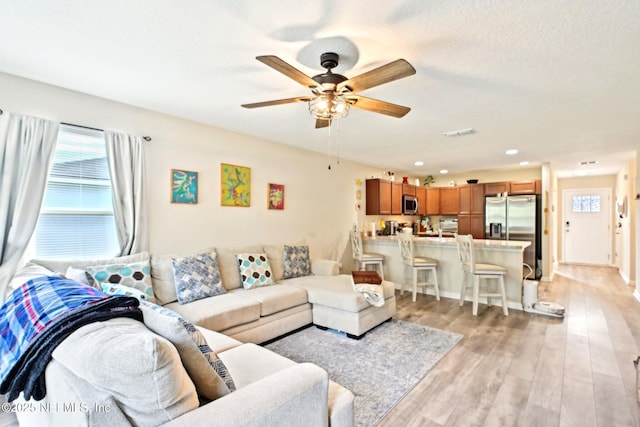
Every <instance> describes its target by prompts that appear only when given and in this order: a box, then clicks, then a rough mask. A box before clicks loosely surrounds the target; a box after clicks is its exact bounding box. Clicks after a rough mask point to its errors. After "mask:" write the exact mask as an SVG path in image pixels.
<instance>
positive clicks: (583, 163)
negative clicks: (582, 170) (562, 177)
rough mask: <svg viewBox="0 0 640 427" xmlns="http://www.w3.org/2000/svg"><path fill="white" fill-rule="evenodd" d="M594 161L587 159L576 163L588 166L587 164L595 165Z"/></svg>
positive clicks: (595, 161)
mask: <svg viewBox="0 0 640 427" xmlns="http://www.w3.org/2000/svg"><path fill="white" fill-rule="evenodd" d="M596 163H598V161H597V160H589V161H586V162H580V163H578V164H579V165H580V166H588V165H595V164H596Z"/></svg>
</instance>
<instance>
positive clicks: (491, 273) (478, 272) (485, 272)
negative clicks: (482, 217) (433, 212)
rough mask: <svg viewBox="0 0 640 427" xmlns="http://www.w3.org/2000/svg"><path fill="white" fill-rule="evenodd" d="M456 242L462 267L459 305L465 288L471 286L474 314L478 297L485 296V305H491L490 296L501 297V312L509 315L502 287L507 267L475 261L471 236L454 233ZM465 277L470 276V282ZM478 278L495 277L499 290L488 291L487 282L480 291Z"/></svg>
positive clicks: (462, 302) (462, 300)
mask: <svg viewBox="0 0 640 427" xmlns="http://www.w3.org/2000/svg"><path fill="white" fill-rule="evenodd" d="M456 244H457V245H458V255H459V256H460V264H461V267H462V272H463V276H462V285H461V287H460V307H462V305H463V304H464V295H465V290H466V288H468V287H473V296H472V301H473V310H472V313H473V315H474V316H477V315H478V299H479V298H480V297H485V298H487V305H489V306H491V299H492V298H501V299H502V312H503V313H504V315H505V316H508V315H509V308H508V307H507V293H506V291H505V288H504V275H505V274H506V273H507V269H506V268H504V267H502V266H500V265H494V264H482V263H476V256H475V251H474V249H473V236H472V235H471V234H468V235H462V236H459V235H456ZM467 277H472V278H473V279H472V283H468V281H467ZM480 279H496V280H497V281H498V287H499V289H498V290H499V292H490V291H489V289H488V286H489V285H488V284H487V288H486V291H484V292H482V293H481V292H480Z"/></svg>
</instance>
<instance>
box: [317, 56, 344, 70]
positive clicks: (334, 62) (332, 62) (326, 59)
mask: <svg viewBox="0 0 640 427" xmlns="http://www.w3.org/2000/svg"><path fill="white" fill-rule="evenodd" d="M339 60H340V56H338V54H337V53H334V52H325V53H323V54H322V55H320V65H321V66H322V68H326V69H327V70H330V69H332V68H336V67H337V66H338V61H339Z"/></svg>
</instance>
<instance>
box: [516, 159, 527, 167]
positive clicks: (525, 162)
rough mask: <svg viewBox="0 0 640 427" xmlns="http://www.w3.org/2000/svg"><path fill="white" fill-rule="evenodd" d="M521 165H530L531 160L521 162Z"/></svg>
mask: <svg viewBox="0 0 640 427" xmlns="http://www.w3.org/2000/svg"><path fill="white" fill-rule="evenodd" d="M518 164H519V165H520V166H529V162H527V161H526V160H525V161H524V162H520V163H518Z"/></svg>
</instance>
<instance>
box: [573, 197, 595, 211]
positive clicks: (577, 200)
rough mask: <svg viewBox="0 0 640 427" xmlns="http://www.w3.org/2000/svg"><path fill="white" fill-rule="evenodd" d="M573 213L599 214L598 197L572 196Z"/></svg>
mask: <svg viewBox="0 0 640 427" xmlns="http://www.w3.org/2000/svg"><path fill="white" fill-rule="evenodd" d="M573 212H600V196H573Z"/></svg>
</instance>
